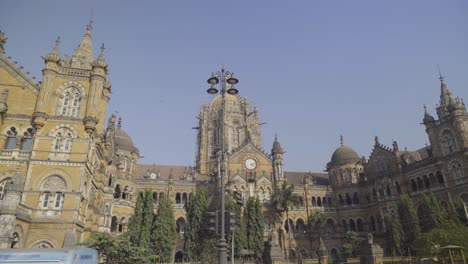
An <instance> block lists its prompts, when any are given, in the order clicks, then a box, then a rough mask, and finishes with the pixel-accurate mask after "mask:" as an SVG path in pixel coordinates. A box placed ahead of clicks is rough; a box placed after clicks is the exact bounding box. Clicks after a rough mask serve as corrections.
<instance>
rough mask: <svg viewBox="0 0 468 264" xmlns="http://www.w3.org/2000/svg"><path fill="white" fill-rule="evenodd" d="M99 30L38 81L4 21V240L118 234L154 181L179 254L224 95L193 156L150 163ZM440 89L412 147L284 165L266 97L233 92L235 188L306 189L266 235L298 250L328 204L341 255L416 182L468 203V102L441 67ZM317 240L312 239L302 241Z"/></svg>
mask: <svg viewBox="0 0 468 264" xmlns="http://www.w3.org/2000/svg"><path fill="white" fill-rule="evenodd" d="M91 32H92V27H91V25H88V26H87V28H86V32H85V34H84V36H83V38H82V39H81V41H80V43H79V44H78V46H77V48H76V49H75V50H74V52H73V55H72V56H71V57H70V58H68V57H67V56H61V55H60V51H59V44H60V42H59V41H58V40H57V42H56V44H55V47H53V48H52V50H51V51H50V52H49V53H48V54H46V55H45V56H44V57H43V59H44V68H43V71H42V80H41V81H39V82H37V81H36V80H35V78H34V77H31V76H30V75H29V73H27V72H24V71H23V67H21V66H18V65H17V62H15V61H14V59H12V58H11V57H9V56H7V53H6V52H5V44H6V41H7V38H6V36H5V35H4V33H0V93H1V96H0V128H1V129H0V147H1V148H2V149H1V150H0V248H11V247H13V248H23V247H24V248H60V247H67V246H71V245H74V244H75V243H76V242H79V241H83V240H84V239H86V238H87V237H88V236H89V235H90V233H92V232H108V233H110V234H113V235H119V234H121V233H124V232H125V231H126V229H127V223H128V220H129V218H130V217H131V216H132V213H133V209H134V204H135V201H136V194H138V193H139V192H140V191H143V190H144V189H146V188H150V189H151V190H152V192H153V197H154V202H155V204H154V206H155V208H156V207H157V206H158V199H159V198H160V197H161V196H164V195H166V196H168V197H170V198H171V199H172V200H173V202H174V210H175V215H176V224H177V228H178V232H179V233H180V234H181V239H180V241H179V242H178V243H177V253H176V256H178V257H181V256H183V253H184V248H183V239H182V237H183V236H182V234H183V233H184V226H185V223H186V216H185V209H184V205H185V204H186V203H187V200H188V199H189V197H190V194H191V193H193V192H196V191H197V188H198V186H201V185H205V186H211V187H213V188H214V187H216V186H217V178H216V170H217V167H218V164H217V163H218V160H217V159H216V155H214V153H215V151H216V150H217V149H219V145H220V140H219V139H220V138H221V137H220V120H221V118H220V115H221V113H220V108H221V95H217V96H215V97H214V98H213V100H212V101H211V103H209V104H207V105H203V106H202V107H201V111H200V113H199V116H198V120H199V126H198V139H197V142H196V144H197V155H196V160H195V164H194V165H193V166H189V165H187V166H166V165H159V164H157V161H155V162H156V163H155V164H141V163H139V162H138V160H139V158H140V157H141V154H140V152H139V150H138V148H137V147H136V146H135V145H134V144H133V142H132V138H131V137H130V135H128V134H127V133H126V132H125V130H124V128H123V125H122V122H121V120H120V119H119V118H116V117H115V116H111V117H110V118H109V119H108V122H107V124H106V122H105V121H106V115H107V105H108V102H109V100H110V99H111V98H110V94H111V90H112V87H111V83H110V81H109V78H108V68H109V65H108V64H107V63H106V59H105V56H104V49H101V51H100V53H99V55H98V56H97V57H96V58H95V54H94V48H93V44H92V38H91ZM227 85H228V84H227ZM433 89H436V84H434V87H433ZM440 89H441V94H440V101H439V104H438V107H437V109H436V112H437V116H436V117H433V116H431V115H430V114H429V111H428V110H426V111H425V114H424V117H423V124H424V127H425V129H426V132H427V135H428V137H429V142H430V145H427V146H423V147H422V148H421V149H417V150H406V149H400V148H399V146H398V143H397V142H396V141H394V142H393V144H392V146H385V145H383V144H381V143H380V142H379V140H378V138H377V137H375V144H374V147H373V150H372V154H371V155H370V157H369V158H365V157H361V156H359V155H358V154H357V153H356V152H355V151H354V150H353V149H352V148H350V147H348V146H347V145H345V144H344V142H343V139H342V140H341V144H339V146H338V148H337V149H336V150H335V152H334V153H333V154H332V155H331V159H330V162H329V163H328V164H326V168H327V173H310V172H288V171H283V166H284V165H283V155H284V153H285V152H284V151H283V148H282V147H281V145H280V142H279V139H278V138H275V139H274V142H273V143H272V148H271V151H265V150H264V148H263V146H262V137H261V127H260V124H259V113H258V111H257V109H256V108H255V107H251V106H250V104H249V102H248V100H247V99H246V98H243V97H241V96H239V95H230V94H226V115H225V130H224V131H225V132H224V133H225V134H224V138H225V147H226V149H227V154H228V168H227V177H228V180H229V182H230V183H231V184H230V185H229V186H228V188H229V189H230V190H231V191H233V190H237V191H239V192H242V193H243V194H244V196H245V197H251V196H256V197H258V198H259V199H260V200H261V201H262V202H263V203H264V204H265V205H267V204H268V203H269V201H270V199H271V197H272V193H273V192H274V190H275V186H279V185H281V184H283V182H287V183H288V184H291V185H294V190H295V193H296V194H297V195H299V196H300V197H301V199H300V203H299V205H298V206H296V207H293V208H291V209H290V212H289V216H290V219H289V221H290V222H291V229H292V230H289V229H290V228H289V227H288V226H289V225H287V224H286V223H287V220H286V219H285V218H286V217H285V216H283V219H282V220H281V221H275V220H273V219H272V218H270V217H268V216H267V215H266V216H265V217H266V223H267V225H268V226H269V228H267V230H266V231H265V239H268V238H270V239H272V240H273V241H272V244H273V248H277V249H279V250H278V252H279V253H278V252H276V253H275V254H280V255H281V257H285V256H287V254H288V252H290V251H289V250H288V247H289V243H287V241H286V240H287V237H288V235H289V234H288V232H293V236H292V237H293V241H292V243H291V247H292V250H301V249H300V245H304V243H302V242H303V241H301V239H303V237H304V236H303V235H302V234H303V233H304V232H305V224H306V223H307V218H308V215H309V214H310V212H311V211H312V210H321V211H323V212H324V213H325V215H326V218H327V221H326V225H325V227H324V228H325V230H324V241H325V243H326V245H327V248H328V250H329V254H330V255H331V256H332V258H337V257H338V256H339V255H340V250H341V245H342V243H343V239H344V234H345V231H346V230H353V231H356V232H372V233H373V234H374V237H375V240H376V241H378V243H379V244H380V245H382V246H384V243H385V241H384V239H383V232H384V228H385V227H384V224H383V220H382V219H383V217H384V215H385V214H396V213H397V212H396V202H397V201H398V199H399V194H401V193H408V194H409V195H410V197H412V198H413V199H414V201H415V203H416V204H419V203H420V202H419V200H420V197H421V194H422V193H425V192H429V191H431V192H434V193H435V194H436V196H437V197H438V199H440V202H441V203H442V204H443V205H446V204H447V203H448V202H449V200H450V199H453V198H458V197H461V198H462V199H463V200H464V201H465V202H466V203H468V181H467V175H468V166H467V164H468V114H467V112H466V108H465V105H464V103H463V101H462V100H461V99H460V98H457V97H455V96H454V95H453V94H452V93H451V92H450V90H449V88H448V86H447V84H446V83H445V81H444V79H443V78H441V81H440ZM285 136H286V135H285ZM337 145H338V144H337ZM324 165H325V164H324ZM310 243H311V244H312V245H310ZM318 243H319V242H318V240H317V241H306V242H305V245H306V246H304V248H308V249H310V248H318V247H319V245H318Z"/></svg>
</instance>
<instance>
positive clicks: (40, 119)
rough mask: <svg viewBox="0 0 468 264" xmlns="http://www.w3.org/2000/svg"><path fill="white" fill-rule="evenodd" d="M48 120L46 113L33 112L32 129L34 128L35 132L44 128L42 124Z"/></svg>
mask: <svg viewBox="0 0 468 264" xmlns="http://www.w3.org/2000/svg"><path fill="white" fill-rule="evenodd" d="M48 118H49V116H48V115H47V114H46V113H43V112H35V113H34V114H33V125H34V128H36V129H37V130H39V129H41V128H42V127H43V126H44V124H45V122H46V121H47V119H48Z"/></svg>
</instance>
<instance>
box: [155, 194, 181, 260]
mask: <svg viewBox="0 0 468 264" xmlns="http://www.w3.org/2000/svg"><path fill="white" fill-rule="evenodd" d="M176 240H177V231H176V224H175V219H174V208H173V205H172V202H171V200H170V199H169V198H168V197H162V198H161V199H160V200H159V206H158V213H157V216H156V220H155V221H154V225H153V234H152V241H151V242H152V244H153V248H154V251H155V253H156V254H157V255H158V256H159V257H160V260H161V261H163V262H171V261H172V260H173V256H174V249H175V245H176Z"/></svg>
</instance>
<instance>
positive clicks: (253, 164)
mask: <svg viewBox="0 0 468 264" xmlns="http://www.w3.org/2000/svg"><path fill="white" fill-rule="evenodd" d="M244 164H245V167H246V168H247V169H248V170H254V169H255V168H256V167H257V162H256V161H255V160H254V159H252V158H248V159H246V160H245V163H244Z"/></svg>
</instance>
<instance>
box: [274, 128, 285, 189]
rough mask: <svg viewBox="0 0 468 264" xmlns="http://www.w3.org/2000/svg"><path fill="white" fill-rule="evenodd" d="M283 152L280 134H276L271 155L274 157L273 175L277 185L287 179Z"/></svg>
mask: <svg viewBox="0 0 468 264" xmlns="http://www.w3.org/2000/svg"><path fill="white" fill-rule="evenodd" d="M283 154H284V151H283V148H282V147H281V144H280V143H279V141H278V136H276V135H275V141H274V142H273V147H272V149H271V156H272V157H273V176H274V179H275V183H276V185H277V186H278V185H280V184H281V183H282V182H283V181H284V180H285V179H284V171H283Z"/></svg>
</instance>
